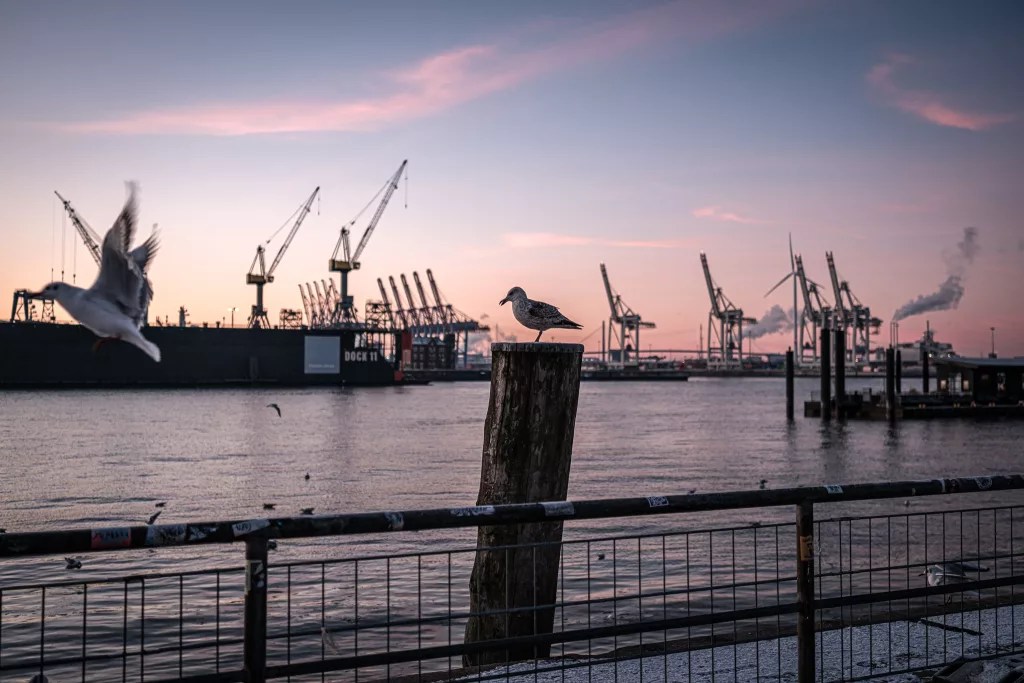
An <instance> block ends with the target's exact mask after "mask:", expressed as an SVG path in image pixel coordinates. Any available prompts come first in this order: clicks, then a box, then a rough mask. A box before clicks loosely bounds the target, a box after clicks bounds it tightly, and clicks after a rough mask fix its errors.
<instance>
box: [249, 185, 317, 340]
mask: <svg viewBox="0 0 1024 683" xmlns="http://www.w3.org/2000/svg"><path fill="white" fill-rule="evenodd" d="M318 194H320V188H319V187H317V188H316V189H315V190H313V194H311V195H309V199H307V200H306V201H305V202H304V203H303V204H302V206H300V207H299V210H298V214H299V215H298V217H297V218H296V219H295V223H294V224H293V225H292V229H291V231H289V233H288V236H287V237H286V238H285V240H284V243H283V244H282V245H281V248H280V249H278V250H277V256H275V257H274V261H273V262H272V263H271V264H270V268H266V267H265V263H264V260H263V253H264V251H266V249H265V247H264V244H270V240H272V239H274V235H276V234H277V232H276V231H275V233H274V235H271V236H270V237H269V238H268V239H267V241H266V242H265V243H264V244H260V245H258V246H257V247H256V258H254V259H253V260H252V265H251V266H249V274H248V275H246V276H245V283H246V284H248V285H256V303H255V304H253V306H252V313H251V314H250V316H249V327H252V328H259V327H263V328H267V327H270V320H269V319H268V318H267V309H266V308H264V307H263V285H265V284H267V283H270V282H273V281H274V271H275V270H277V266H278V264H280V263H281V258H282V257H283V256H284V253H285V252H286V251H288V246H289V245H290V244H291V243H292V239H294V238H295V233H297V232H298V231H299V226H301V225H302V221H303V220H305V218H306V215H307V214H308V213H309V208H310V207H311V206H313V200H314V199H316V196H317V195H318ZM278 230H280V228H278ZM257 266H259V270H258V271H257V269H256V267H257Z"/></svg>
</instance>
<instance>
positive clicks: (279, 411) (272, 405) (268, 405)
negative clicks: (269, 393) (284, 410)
mask: <svg viewBox="0 0 1024 683" xmlns="http://www.w3.org/2000/svg"><path fill="white" fill-rule="evenodd" d="M267 407H268V408H273V409H274V410H276V411H277V416H278V417H281V406H279V405H277V404H276V403H268V404H267Z"/></svg>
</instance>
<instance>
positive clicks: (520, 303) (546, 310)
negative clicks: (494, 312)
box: [498, 287, 583, 342]
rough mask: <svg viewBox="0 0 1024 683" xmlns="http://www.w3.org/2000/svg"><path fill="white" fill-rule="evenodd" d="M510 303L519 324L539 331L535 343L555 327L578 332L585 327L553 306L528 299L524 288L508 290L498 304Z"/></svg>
mask: <svg viewBox="0 0 1024 683" xmlns="http://www.w3.org/2000/svg"><path fill="white" fill-rule="evenodd" d="M509 301H511V302H512V315H514V316H515V318H516V320H518V321H519V324H520V325H522V326H523V327H528V328H530V329H531V330H537V338H536V339H534V340H533V341H535V342H539V341H540V336H541V335H542V334H544V333H545V332H546V331H547V330H550V329H552V328H555V327H559V328H563V329H569V330H578V329H580V328H582V327H583V326H582V325H580V324H579V323H574V322H573V321H571V320H569V319H568V318H566V317H565V316H564V315H562V313H561V312H560V311H559V310H558V309H557V308H555V307H554V306H552V305H551V304H546V303H544V302H543V301H534V300H533V299H528V298H526V292H524V291H523V288H522V287H513V288H512V289H510V290H508V294H506V295H505V298H504V299H502V300H501V301H499V302H498V305H499V306H504V305H505V304H506V303H507V302H509Z"/></svg>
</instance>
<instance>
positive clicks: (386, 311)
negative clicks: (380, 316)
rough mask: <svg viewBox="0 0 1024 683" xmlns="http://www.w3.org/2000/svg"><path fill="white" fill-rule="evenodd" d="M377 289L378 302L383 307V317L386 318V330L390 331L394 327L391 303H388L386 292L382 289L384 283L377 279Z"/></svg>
mask: <svg viewBox="0 0 1024 683" xmlns="http://www.w3.org/2000/svg"><path fill="white" fill-rule="evenodd" d="M377 289H379V290H380V300H381V304H382V305H383V307H384V315H385V317H386V318H387V322H388V328H389V329H392V328H394V326H395V316H394V313H393V312H392V310H391V302H390V301H388V292H387V290H386V289H384V281H383V280H381V279H380V278H377Z"/></svg>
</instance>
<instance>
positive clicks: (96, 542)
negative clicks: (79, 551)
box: [90, 527, 132, 550]
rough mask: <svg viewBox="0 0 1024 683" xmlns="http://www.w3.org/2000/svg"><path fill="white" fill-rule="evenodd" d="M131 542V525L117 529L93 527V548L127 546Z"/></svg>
mask: <svg viewBox="0 0 1024 683" xmlns="http://www.w3.org/2000/svg"><path fill="white" fill-rule="evenodd" d="M131 544H132V530H131V527H120V528H118V529H93V531H92V543H91V544H90V545H91V547H92V549H93V550H102V549H105V548H127V547H128V546H130V545H131Z"/></svg>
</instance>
